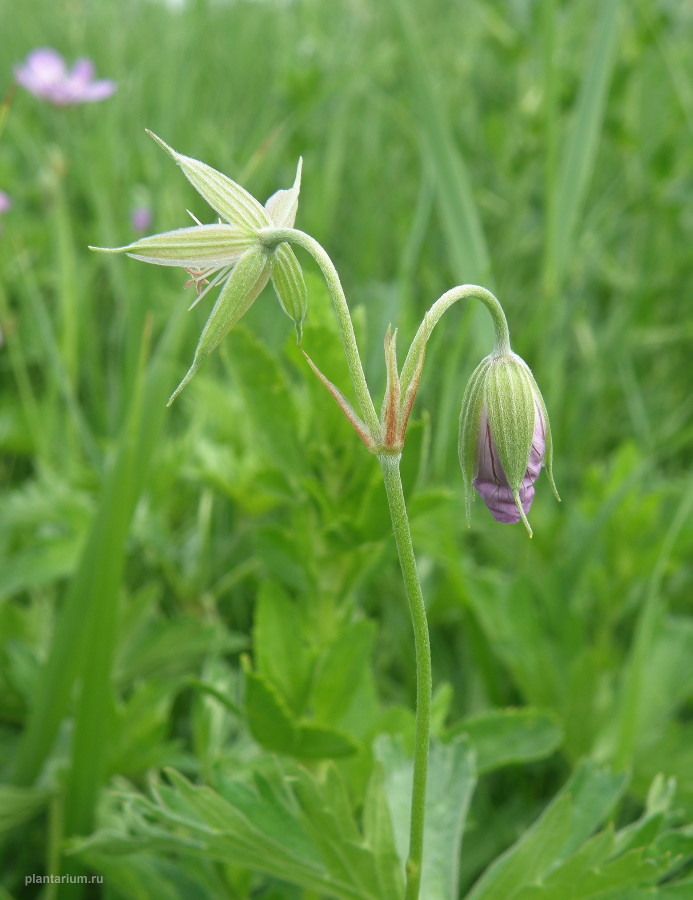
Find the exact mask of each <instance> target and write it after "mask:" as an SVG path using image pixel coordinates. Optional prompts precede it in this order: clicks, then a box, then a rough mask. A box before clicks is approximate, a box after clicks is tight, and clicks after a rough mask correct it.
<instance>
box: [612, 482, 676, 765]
mask: <svg viewBox="0 0 693 900" xmlns="http://www.w3.org/2000/svg"><path fill="white" fill-rule="evenodd" d="M691 507H693V482H690V481H689V483H688V489H687V490H686V492H685V493H684V495H683V496H682V497H681V502H680V503H679V505H678V509H677V510H676V513H675V515H674V517H673V519H672V521H671V525H670V526H669V528H668V530H667V533H666V534H665V536H664V540H663V541H662V544H661V549H660V551H659V556H658V557H657V562H656V564H655V567H654V570H653V572H652V575H651V577H650V581H649V584H648V586H647V593H646V595H645V599H644V602H643V604H642V607H641V610H640V615H639V616H638V621H637V624H636V627H635V637H634V640H633V647H632V650H631V653H630V658H629V660H628V665H627V669H626V674H625V678H624V683H623V693H622V701H621V714H620V727H619V736H618V743H617V746H616V750H615V753H614V764H615V766H616V768H617V769H618V770H623V769H626V768H627V767H628V766H630V765H631V763H632V760H633V751H634V749H635V744H636V740H637V737H638V721H639V718H640V698H641V695H642V686H643V684H644V681H645V677H646V672H647V663H648V660H649V659H650V658H651V655H652V646H653V644H654V640H655V632H656V629H657V625H658V623H659V619H660V616H661V613H662V607H663V603H662V598H661V587H662V578H663V577H664V572H665V571H666V568H667V565H668V563H669V559H670V558H671V554H672V552H673V549H674V546H675V544H676V540H677V538H678V536H679V534H680V533H681V529H682V528H683V527H684V525H685V524H686V523H687V522H688V520H689V516H690V513H691Z"/></svg>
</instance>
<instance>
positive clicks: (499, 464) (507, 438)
mask: <svg viewBox="0 0 693 900" xmlns="http://www.w3.org/2000/svg"><path fill="white" fill-rule="evenodd" d="M459 454H460V464H461V466H462V476H463V478H464V482H465V488H466V491H465V498H466V507H467V521H469V517H470V507H471V500H472V499H473V490H472V488H475V489H476V491H477V492H478V493H479V494H480V495H481V498H482V499H483V501H484V503H485V504H486V506H488V508H489V510H490V511H491V514H492V516H493V518H494V519H495V520H496V521H497V522H508V523H515V522H519V521H520V520H522V522H523V524H524V525H525V527H526V529H527V531H528V532H529V535H530V537H531V535H532V529H531V528H530V526H529V522H528V521H527V513H528V512H529V508H530V506H531V505H532V500H533V499H534V482H535V481H536V480H537V478H538V477H539V472H540V471H541V468H542V465H543V464H544V463H545V464H546V471H547V475H548V477H549V482H550V484H551V487H552V488H553V491H554V494H555V495H556V498H557V499H558V493H557V492H556V486H555V484H554V481H553V474H552V471H551V469H552V443H551V427H550V425H549V419H548V415H547V413H546V406H545V405H544V400H543V398H542V396H541V391H540V390H539V387H538V385H537V383H536V381H535V380H534V376H533V375H532V372H531V371H530V368H529V366H528V365H527V364H526V363H525V362H524V360H522V359H521V358H520V357H519V356H518V355H517V354H516V353H513V352H512V351H510V349H507V350H502V351H500V352H498V351H497V352H494V353H492V354H491V355H490V356H487V357H486V359H483V360H482V361H481V363H479V365H478V366H477V368H476V369H475V371H474V372H473V374H472V377H471V378H470V379H469V384H468V385H467V388H466V390H465V392H464V397H463V399H462V409H461V411H460V440H459Z"/></svg>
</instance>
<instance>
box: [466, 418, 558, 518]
mask: <svg viewBox="0 0 693 900" xmlns="http://www.w3.org/2000/svg"><path fill="white" fill-rule="evenodd" d="M535 410H536V412H535V417H534V435H533V436H532V446H531V447H530V451H529V459H528V460H527V469H526V471H525V476H524V478H523V479H522V483H521V484H520V488H519V491H518V493H519V496H520V503H521V505H522V510H523V512H524V514H525V515H527V513H528V512H529V509H530V507H531V505H532V500H533V499H534V482H535V481H536V480H537V478H538V477H539V472H540V471H541V463H542V459H543V458H544V447H545V437H546V428H545V424H544V418H543V416H542V414H541V410H540V409H539V407H538V405H536V404H535ZM472 483H473V485H474V487H475V488H476V490H477V491H478V492H479V495H480V496H481V498H482V500H483V501H484V503H485V504H486V506H488V508H489V510H490V511H491V515H492V516H493V518H494V519H495V520H496V521H497V522H505V523H508V524H515V523H516V522H519V521H520V511H519V509H518V508H517V505H516V503H515V499H514V497H513V492H512V488H511V487H510V485H509V484H508V479H507V478H506V475H505V472H504V471H503V466H502V465H501V461H500V458H499V456H498V450H497V448H496V444H495V441H494V440H493V436H492V434H491V428H490V426H489V422H488V417H487V415H486V411H485V410H484V411H483V413H482V422H481V428H480V429H479V464H478V469H477V474H476V478H475V479H474V481H473V482H472Z"/></svg>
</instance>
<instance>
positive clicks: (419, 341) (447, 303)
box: [401, 284, 510, 390]
mask: <svg viewBox="0 0 693 900" xmlns="http://www.w3.org/2000/svg"><path fill="white" fill-rule="evenodd" d="M471 297H473V298H474V299H476V300H481V302H482V303H483V304H484V306H485V307H486V308H487V309H488V311H489V312H490V313H491V317H492V318H493V327H494V328H495V331H496V346H495V350H496V352H500V353H505V352H507V351H509V350H510V334H509V332H508V322H507V319H506V318H505V313H504V312H503V307H502V306H501V305H500V303H499V302H498V300H497V299H496V297H495V296H494V295H493V294H492V293H491V291H487V290H486V288H483V287H480V286H479V285H478V284H461V285H459V286H458V287H454V288H451V289H450V290H449V291H446V292H445V293H444V294H443V296H442V297H439V298H438V299H437V300H436V302H435V303H434V304H433V306H432V307H431V308H430V309H429V311H428V312H427V313H426V315H425V316H424V320H423V322H422V323H421V325H420V326H419V330H418V331H417V332H416V334H415V336H414V340H413V341H412V342H411V347H410V348H409V353H407V358H406V359H405V360H404V365H403V366H402V375H401V382H402V386H403V387H402V389H403V390H404V389H405V387H406V386H407V385H408V384H409V383H410V381H411V379H412V376H413V375H414V371H415V369H416V364H417V361H418V359H419V355H420V353H421V347H422V345H423V344H425V343H426V341H428V338H429V337H430V334H431V332H432V331H433V329H434V327H435V326H436V325H437V323H438V321H439V320H440V318H441V317H442V315H443V313H445V312H447V311H448V309H450V307H451V306H452V305H453V303H457V301H458V300H467V299H469V298H471Z"/></svg>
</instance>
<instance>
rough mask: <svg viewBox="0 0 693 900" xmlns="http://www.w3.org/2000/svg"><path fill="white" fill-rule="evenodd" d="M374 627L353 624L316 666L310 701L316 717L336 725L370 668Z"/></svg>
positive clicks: (365, 622)
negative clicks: (365, 672) (364, 674)
mask: <svg viewBox="0 0 693 900" xmlns="http://www.w3.org/2000/svg"><path fill="white" fill-rule="evenodd" d="M375 630H376V629H375V624H374V623H373V622H369V621H366V620H363V621H361V622H355V623H353V624H351V625H349V626H347V627H346V628H345V629H343V631H342V633H341V634H340V635H339V637H338V638H337V640H336V641H335V642H334V643H333V644H332V645H331V646H330V647H329V648H328V650H327V651H326V653H325V655H324V656H323V658H322V660H320V661H319V662H318V664H317V667H316V672H315V680H314V686H313V690H312V694H311V700H312V704H313V709H314V712H315V716H316V718H317V719H318V720H319V721H321V722H325V723H326V724H337V723H339V721H340V719H341V717H342V716H343V715H344V714H345V713H346V712H347V710H348V709H349V706H350V703H351V699H352V697H353V695H354V692H355V690H356V688H357V687H358V684H359V682H360V680H361V678H362V676H363V672H364V671H365V670H367V669H368V668H369V666H370V665H371V657H372V654H373V642H374V640H375Z"/></svg>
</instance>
